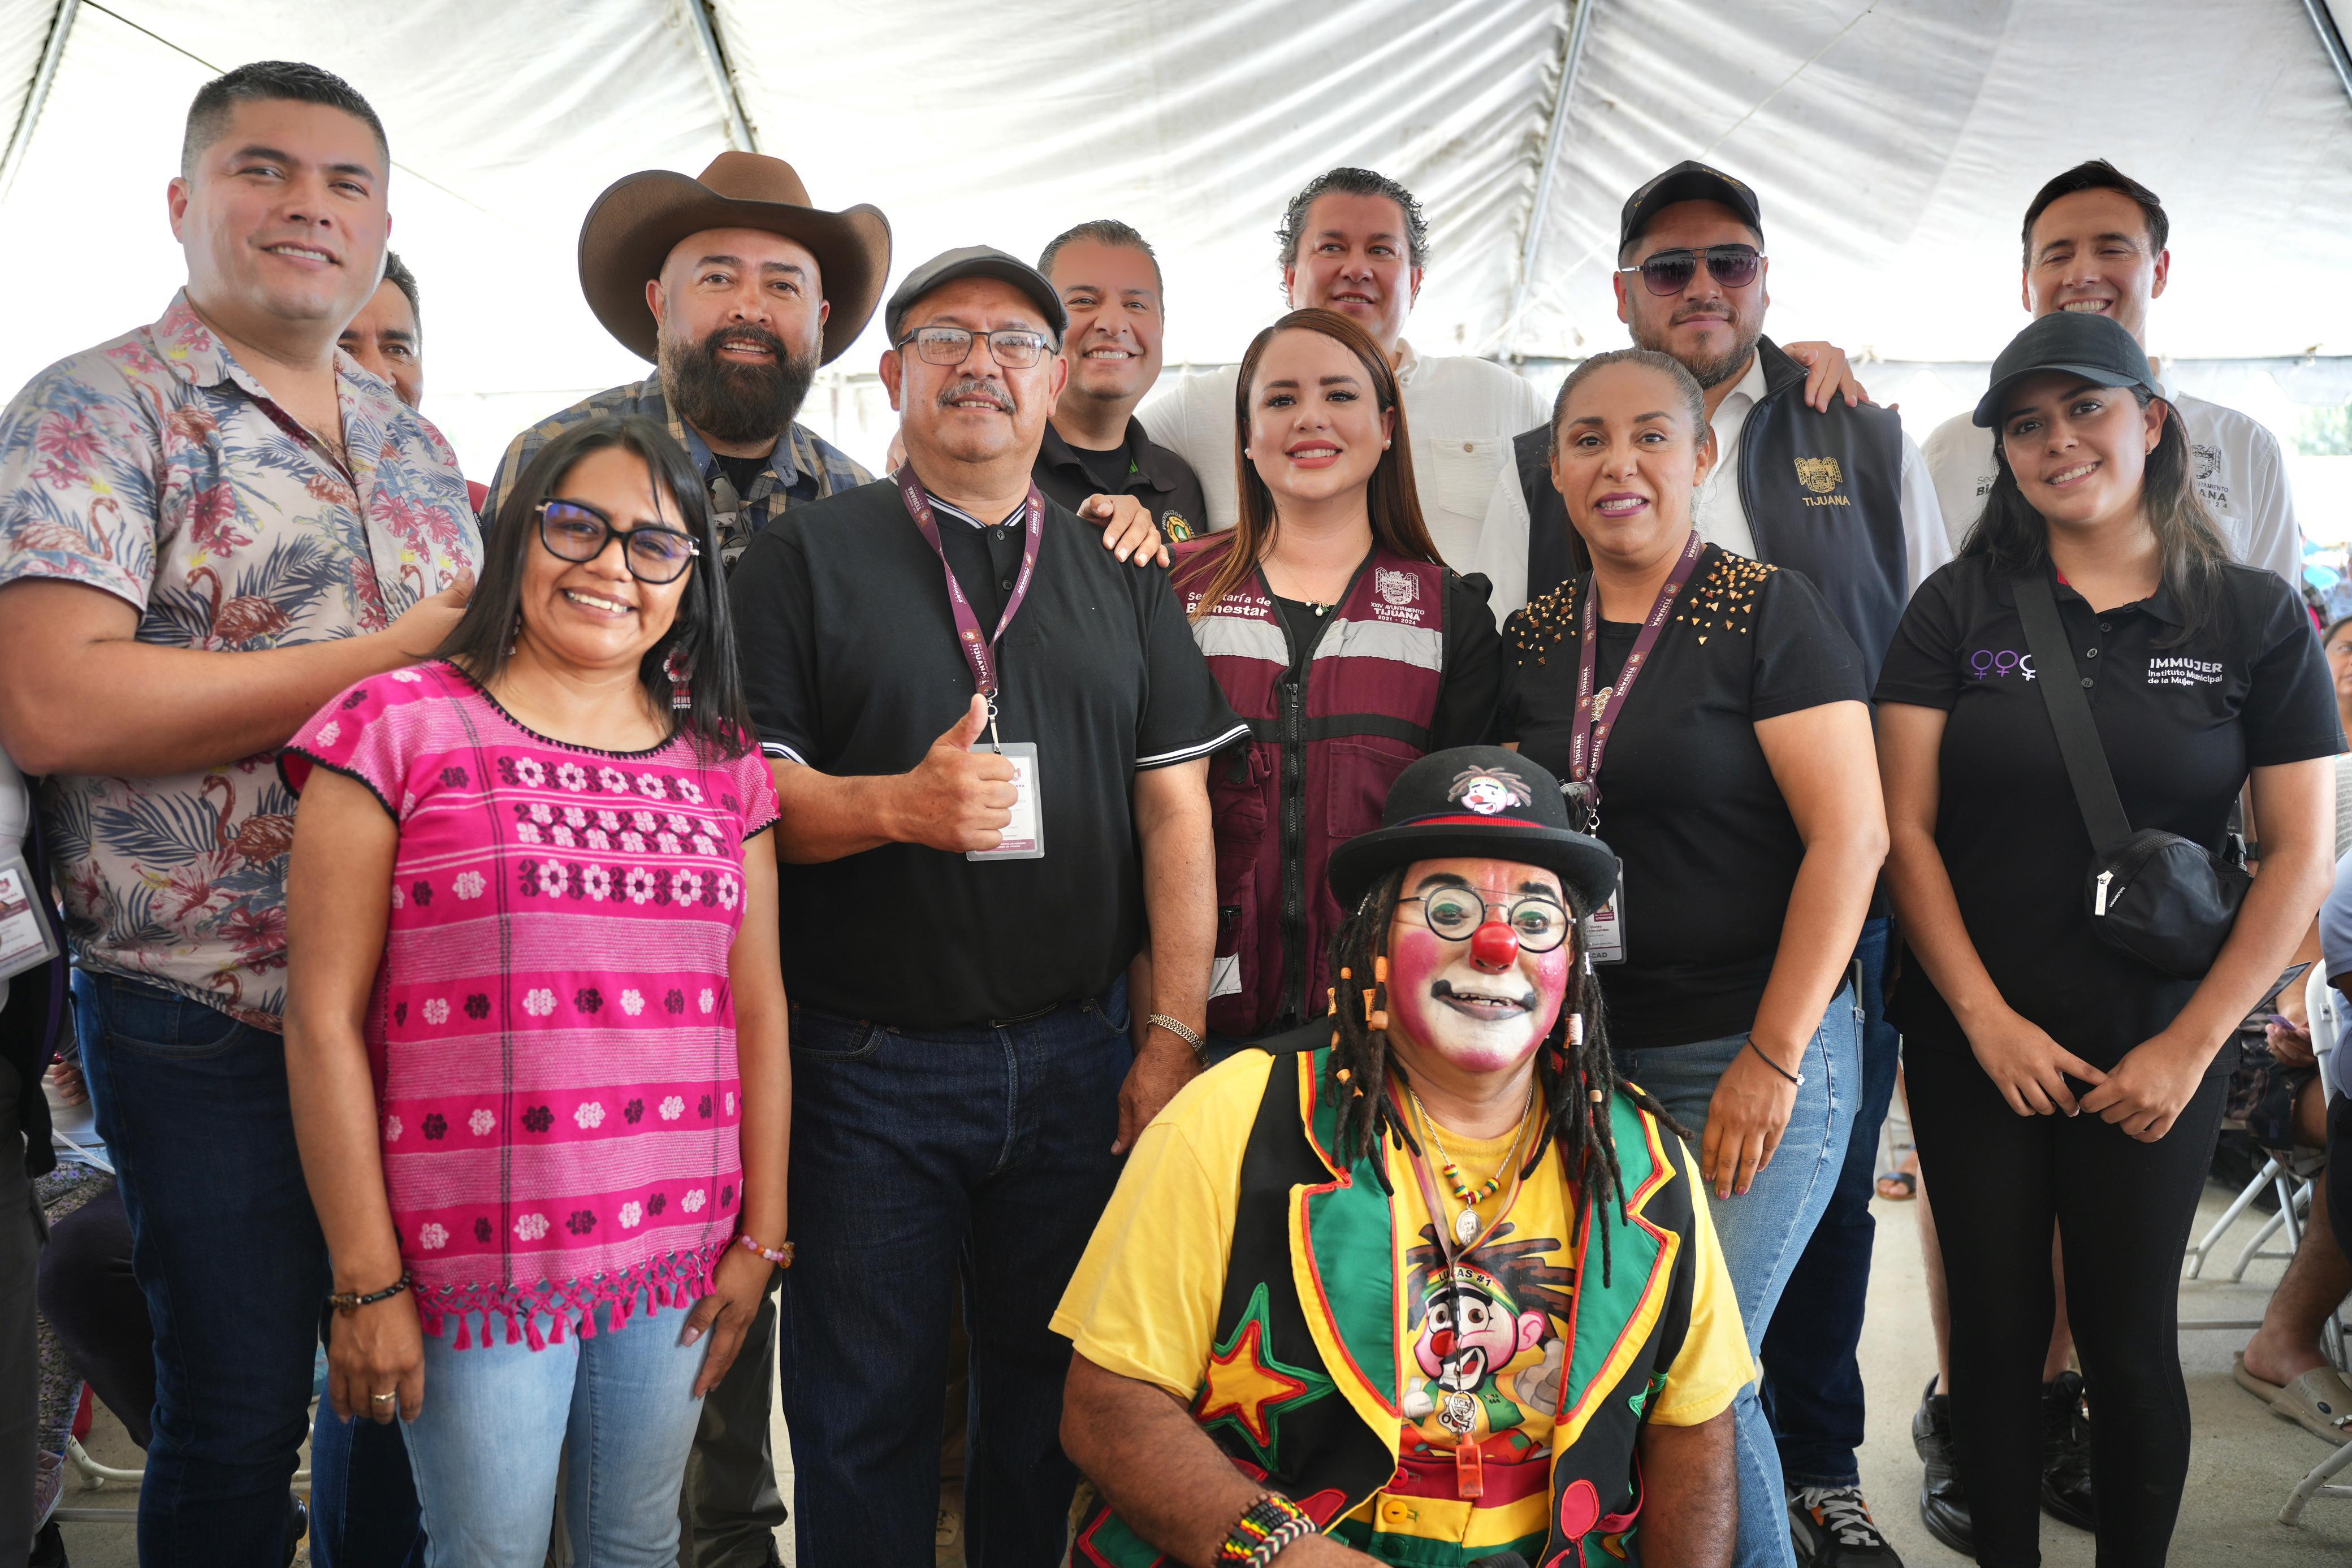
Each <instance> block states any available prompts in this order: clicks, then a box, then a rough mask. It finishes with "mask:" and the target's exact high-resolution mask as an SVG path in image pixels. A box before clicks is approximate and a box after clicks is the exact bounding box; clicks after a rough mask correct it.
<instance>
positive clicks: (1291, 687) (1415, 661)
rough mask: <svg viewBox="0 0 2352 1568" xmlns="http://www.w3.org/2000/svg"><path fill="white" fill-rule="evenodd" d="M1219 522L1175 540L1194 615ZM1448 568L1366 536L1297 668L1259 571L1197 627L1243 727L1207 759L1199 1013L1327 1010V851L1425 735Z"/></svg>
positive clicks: (1229, 1019)
mask: <svg viewBox="0 0 2352 1568" xmlns="http://www.w3.org/2000/svg"><path fill="white" fill-rule="evenodd" d="M1233 542H1234V535H1233V534H1232V533H1230V532H1228V533H1221V534H1218V535H1215V536H1214V537H1213V538H1205V539H1194V540H1191V541H1188V542H1186V543H1184V544H1180V545H1178V546H1177V547H1176V560H1175V565H1174V567H1173V568H1172V569H1171V581H1172V582H1173V584H1174V586H1175V588H1176V591H1177V593H1178V595H1179V596H1180V597H1181V599H1182V601H1183V603H1184V612H1185V614H1186V615H1187V616H1188V617H1189V616H1192V614H1193V613H1194V612H1196V611H1198V609H1199V608H1200V602H1201V599H1202V594H1203V591H1204V590H1206V588H1207V587H1208V585H1209V581H1210V580H1211V579H1212V578H1213V577H1214V576H1215V575H1216V572H1217V568H1218V567H1219V566H1220V565H1221V564H1222V563H1223V560H1224V557H1225V552H1226V551H1227V550H1229V549H1232V548H1233ZM1445 577H1446V572H1445V568H1444V567H1443V566H1441V565H1438V564H1437V563H1435V562H1433V561H1420V560H1408V559H1405V558H1404V557H1402V556H1398V555H1392V554H1391V553H1390V552H1389V551H1387V550H1386V549H1380V548H1378V547H1375V548H1374V549H1373V550H1372V552H1371V554H1370V556H1369V557H1367V558H1366V559H1365V561H1364V564H1363V565H1362V566H1360V567H1359V568H1357V569H1356V575H1355V578H1354V580H1352V581H1350V582H1349V585H1348V591H1347V592H1346V593H1345V594H1343V595H1342V596H1341V597H1340V600H1339V604H1338V605H1336V606H1335V607H1334V608H1333V610H1332V612H1331V613H1330V614H1329V615H1328V616H1326V617H1325V618H1324V619H1323V620H1322V622H1319V623H1318V626H1317V629H1316V634H1315V641H1314V643H1313V645H1312V647H1310V648H1309V649H1307V678H1306V680H1305V681H1304V682H1296V681H1293V680H1292V679H1291V678H1290V670H1291V663H1292V658H1293V655H1294V653H1296V652H1297V650H1295V649H1294V648H1293V647H1292V646H1291V642H1290V633H1289V631H1288V629H1287V628H1286V626H1285V625H1284V624H1283V620H1282V612H1280V611H1279V610H1277V609H1276V607H1275V603H1274V591H1273V590H1272V589H1271V588H1269V587H1268V586H1267V584H1266V580H1265V573H1264V572H1263V571H1254V572H1252V573H1251V574H1250V575H1249V577H1248V578H1247V579H1246V580H1244V582H1243V583H1242V585H1241V586H1239V587H1237V588H1235V589H1234V591H1232V592H1231V593H1228V594H1227V595H1225V597H1224V599H1223V601H1220V602H1219V603H1218V605H1217V607H1216V608H1215V610H1214V611H1213V612H1211V613H1209V614H1207V615H1202V616H1201V617H1200V618H1199V619H1198V620H1195V621H1193V622H1192V637H1193V640H1194V641H1195V642H1196V643H1199V644H1200V648H1201V652H1202V653H1203V654H1205V655H1206V656H1207V658H1208V661H1209V668H1210V669H1211V670H1212V671H1213V672H1214V673H1215V674H1216V677H1217V685H1220V686H1222V687H1223V688H1224V693H1225V700H1226V701H1228V702H1230V703H1232V704H1233V706H1234V712H1235V713H1237V714H1239V715H1240V716H1242V717H1244V718H1245V719H1247V720H1249V726H1250V735H1249V739H1248V740H1247V741H1246V742H1243V743H1238V744H1236V745H1235V746H1234V747H1232V748H1231V749H1229V750H1228V751H1227V753H1226V754H1225V755H1224V756H1223V757H1221V758H1217V759H1216V760H1215V761H1213V762H1212V763H1211V764H1210V768H1209V801H1210V806H1211V810H1212V814H1213V817H1214V820H1215V824H1216V839H1217V957H1216V965H1215V968H1214V970H1213V976H1212V979H1211V984H1210V992H1209V1028H1210V1030H1212V1031H1213V1032H1214V1033H1217V1034H1222V1035H1228V1036H1232V1037H1234V1038H1238V1039H1251V1038H1255V1037H1256V1036H1258V1035H1262V1034H1264V1033H1265V1032H1266V1031H1267V1030H1271V1029H1275V1028H1277V1027H1283V1026H1286V1025H1291V1024H1297V1023H1299V1022H1302V1021H1304V1020H1305V1019H1309V1018H1313V1017H1317V1016H1318V1015H1320V1014H1321V1013H1322V1012H1323V1011H1324V997H1323V993H1324V990H1325V988H1327V987H1328V986H1329V985H1330V983H1331V981H1330V977H1329V975H1328V965H1327V964H1326V962H1325V955H1326V954H1327V952H1328V950H1329V947H1330V943H1331V933H1332V932H1333V931H1334V930H1336V929H1338V927H1339V921H1340V918H1341V916H1340V910H1339V902H1338V901H1337V900H1336V899H1334V898H1333V897H1332V896H1331V890H1330V888H1329V887H1328V885H1327V884H1326V883H1325V882H1324V877H1323V868H1324V867H1325V865H1326V864H1327V863H1328V862H1329V861H1330V858H1331V852H1332V850H1334V849H1335V848H1337V847H1338V846H1339V845H1340V844H1343V843H1346V842H1347V841H1349V839H1352V838H1354V837H1355V836H1356V835H1357V834H1359V833H1365V832H1370V831H1371V830H1373V829H1374V828H1377V827H1379V826H1380V825H1381V808H1382V807H1383V806H1384V805H1386V804H1387V801H1388V794H1389V786H1390V785H1391V784H1392V783H1394V782H1395V781H1396V776H1397V775H1398V774H1400V773H1402V772H1403V771H1404V770H1405V768H1406V767H1407V766H1408V765H1410V764H1412V762H1414V761H1416V760H1418V759H1419V758H1421V756H1422V755H1423V753H1424V752H1426V751H1427V750H1428V749H1429V738H1430V726H1431V725H1432V724H1433V722H1434V721H1435V719H1436V716H1437V694H1438V691H1439V688H1440V687H1441V686H1442V685H1444V664H1445V659H1444V650H1445Z"/></svg>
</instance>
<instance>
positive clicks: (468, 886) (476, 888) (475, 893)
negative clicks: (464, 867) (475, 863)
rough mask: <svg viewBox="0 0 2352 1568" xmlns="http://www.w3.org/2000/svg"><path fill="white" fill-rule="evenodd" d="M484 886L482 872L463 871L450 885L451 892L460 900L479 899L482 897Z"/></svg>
mask: <svg viewBox="0 0 2352 1568" xmlns="http://www.w3.org/2000/svg"><path fill="white" fill-rule="evenodd" d="M482 886H483V883H482V873H480V872H478V871H461V872H459V873H457V878H456V880H454V881H452V882H451V883H450V884H449V891H450V892H452V893H454V894H457V896H458V897H460V898H479V897H481V896H482Z"/></svg>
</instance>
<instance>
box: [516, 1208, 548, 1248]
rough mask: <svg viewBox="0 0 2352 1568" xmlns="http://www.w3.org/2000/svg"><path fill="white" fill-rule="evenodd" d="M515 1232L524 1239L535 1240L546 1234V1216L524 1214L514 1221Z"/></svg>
mask: <svg viewBox="0 0 2352 1568" xmlns="http://www.w3.org/2000/svg"><path fill="white" fill-rule="evenodd" d="M515 1234H516V1235H517V1236H520V1237H521V1238H522V1239H524V1240H525V1241H536V1240H538V1239H540V1238H541V1237H542V1236H544V1235H546V1234H547V1216H545V1215H543V1214H526V1215H524V1216H523V1217H522V1218H520V1219H518V1220H516V1221H515Z"/></svg>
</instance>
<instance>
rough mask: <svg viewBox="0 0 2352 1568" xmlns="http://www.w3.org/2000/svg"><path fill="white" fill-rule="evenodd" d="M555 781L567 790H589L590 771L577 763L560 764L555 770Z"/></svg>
mask: <svg viewBox="0 0 2352 1568" xmlns="http://www.w3.org/2000/svg"><path fill="white" fill-rule="evenodd" d="M555 781H556V782H557V783H558V784H561V785H562V786H563V787H564V788H565V789H586V788H588V769H586V768H583V767H581V766H580V764H578V763H577V762H565V763H562V764H559V765H558V766H557V768H556V769H555Z"/></svg>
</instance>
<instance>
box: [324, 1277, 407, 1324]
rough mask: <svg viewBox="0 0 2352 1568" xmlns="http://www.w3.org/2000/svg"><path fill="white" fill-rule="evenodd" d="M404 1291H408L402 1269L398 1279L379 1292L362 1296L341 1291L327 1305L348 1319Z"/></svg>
mask: <svg viewBox="0 0 2352 1568" xmlns="http://www.w3.org/2000/svg"><path fill="white" fill-rule="evenodd" d="M406 1289H408V1270H405V1269H403V1270H401V1271H400V1278H399V1279H397V1280H394V1281H393V1282H392V1283H391V1284H389V1285H386V1286H385V1287H384V1288H383V1290H381V1291H368V1292H367V1293H366V1294H364V1295H362V1294H361V1293H360V1292H359V1291H338V1292H337V1293H335V1294H334V1295H331V1296H329V1297H328V1298H327V1305H329V1306H331V1307H332V1308H334V1309H335V1311H337V1312H341V1313H342V1314H343V1316H345V1317H349V1316H351V1315H352V1313H353V1312H358V1311H359V1310H360V1309H361V1308H362V1307H372V1306H373V1305H375V1304H376V1303H377V1302H378V1301H390V1300H392V1298H393V1297H394V1296H396V1295H398V1294H400V1292H401V1291H404V1290H406Z"/></svg>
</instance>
